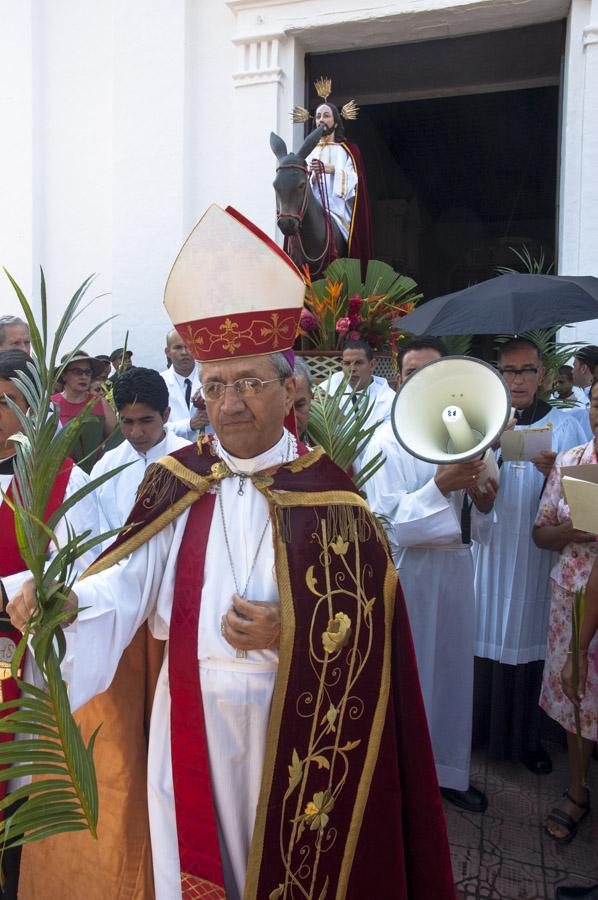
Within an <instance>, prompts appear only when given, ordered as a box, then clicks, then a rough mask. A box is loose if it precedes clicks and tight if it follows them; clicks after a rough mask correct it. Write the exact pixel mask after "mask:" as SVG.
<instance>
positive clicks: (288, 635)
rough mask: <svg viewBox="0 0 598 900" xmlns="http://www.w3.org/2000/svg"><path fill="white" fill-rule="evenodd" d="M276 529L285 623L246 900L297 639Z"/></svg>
mask: <svg viewBox="0 0 598 900" xmlns="http://www.w3.org/2000/svg"><path fill="white" fill-rule="evenodd" d="M272 522H276V517H275V516H273V517H272ZM276 529H277V534H276V546H275V550H276V551H277V552H276V560H277V562H276V576H277V579H278V593H279V599H280V617H281V626H282V627H281V631H280V634H281V642H280V648H279V656H278V672H277V675H276V683H275V686H274V693H273V695H272V705H271V710H270V721H269V724H268V733H267V736H266V754H265V757H264V768H263V770H262V783H261V787H260V796H259V800H258V804H257V814H256V818H255V825H254V829H253V838H252V841H251V847H250V850H249V859H248V862H247V876H246V879H245V890H244V892H243V900H257V896H258V895H257V890H258V882H259V875H260V869H261V866H262V859H263V854H264V836H265V832H266V818H267V811H268V798H269V797H270V795H271V793H272V781H273V778H274V764H275V762H276V756H277V753H278V742H279V739H280V732H281V729H282V713H283V709H284V704H285V700H286V695H287V687H288V683H289V673H290V670H291V660H292V654H293V645H294V642H295V627H296V624H295V610H294V608H293V598H292V590H291V579H290V573H289V564H288V559H287V552H286V545H285V543H284V541H283V540H282V539H281V535H280V532H279V529H278V526H277V525H276Z"/></svg>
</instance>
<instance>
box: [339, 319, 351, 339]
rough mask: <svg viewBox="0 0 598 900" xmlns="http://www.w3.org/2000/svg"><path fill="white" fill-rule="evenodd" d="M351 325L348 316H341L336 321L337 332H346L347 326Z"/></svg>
mask: <svg viewBox="0 0 598 900" xmlns="http://www.w3.org/2000/svg"><path fill="white" fill-rule="evenodd" d="M350 327H351V320H350V319H349V317H348V316H343V317H342V319H339V320H338V322H337V323H336V330H337V331H338V333H339V334H343V335H344V334H346V333H347V331H348V330H349V328H350Z"/></svg>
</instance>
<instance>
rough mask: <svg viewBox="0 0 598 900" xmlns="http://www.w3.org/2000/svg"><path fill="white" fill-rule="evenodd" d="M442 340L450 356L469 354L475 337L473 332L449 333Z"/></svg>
mask: <svg viewBox="0 0 598 900" xmlns="http://www.w3.org/2000/svg"><path fill="white" fill-rule="evenodd" d="M442 340H443V341H444V343H445V344H446V348H447V350H448V352H449V356H469V354H470V352H471V344H472V340H473V337H472V335H471V334H447V335H445V336H444V337H443V338H442Z"/></svg>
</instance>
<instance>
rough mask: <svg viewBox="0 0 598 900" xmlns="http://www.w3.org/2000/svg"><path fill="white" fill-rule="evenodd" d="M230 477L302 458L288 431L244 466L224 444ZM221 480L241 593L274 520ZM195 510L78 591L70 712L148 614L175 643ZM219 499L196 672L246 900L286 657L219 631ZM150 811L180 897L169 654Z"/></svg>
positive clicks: (239, 887)
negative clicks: (239, 653) (250, 648)
mask: <svg viewBox="0 0 598 900" xmlns="http://www.w3.org/2000/svg"><path fill="white" fill-rule="evenodd" d="M219 454H220V456H221V458H223V459H225V460H226V462H227V463H228V465H229V467H230V468H231V469H232V470H233V471H234V472H242V473H245V474H252V473H253V472H257V471H259V470H260V469H265V468H269V467H270V466H273V465H278V464H280V463H281V462H283V461H285V460H287V459H294V458H296V456H297V447H296V442H295V441H294V440H292V439H290V438H289V437H288V432H286V431H285V432H284V433H283V437H282V438H281V440H280V441H279V442H278V444H276V445H275V446H274V447H272V448H271V449H270V450H268V451H266V453H262V454H261V455H260V456H258V457H254V458H253V459H245V460H241V459H237V458H235V457H231V456H230V455H229V454H227V453H226V452H225V451H224V450H222V449H220V450H219ZM239 486H240V482H239V479H237V478H227V479H225V480H224V481H223V482H222V483H221V491H222V502H223V506H224V516H225V521H226V531H227V535H228V540H229V545H230V547H231V549H232V552H233V554H234V557H233V558H234V564H235V571H236V575H237V580H238V583H239V586H240V588H241V590H243V587H244V586H245V582H246V580H247V576H248V574H249V571H250V569H251V565H252V562H253V560H254V557H255V554H256V551H257V549H258V544H259V540H260V537H261V534H262V532H263V530H264V526H265V523H266V521H267V519H268V506H267V503H266V500H265V499H264V497H263V496H262V495H261V494H260V493H259V492H258V491H257V490H256V489H255V488H254V486H253V484H252V483H251V482H250V481H249V480H247V481H246V482H245V485H244V489H243V494H239V493H238V491H239ZM188 515H189V511H188V510H187V511H186V512H184V513H182V515H180V516H179V517H178V518H177V519H176V520H175V521H174V522H172V523H171V524H170V525H168V526H167V527H166V528H164V529H163V530H162V531H160V532H159V533H158V534H157V535H155V536H154V537H153V538H151V540H149V541H148V542H147V543H146V544H144V545H143V546H142V547H140V548H139V549H138V550H135V551H134V552H133V553H132V554H131V555H130V556H129V557H127V558H126V559H124V560H122V561H121V562H120V563H118V564H117V565H116V566H113V567H112V568H111V569H109V570H107V571H105V572H101V573H98V574H97V575H92V576H90V577H89V578H87V579H85V580H84V581H82V582H80V584H78V585H77V586H76V592H77V595H78V597H79V605H80V606H82V607H87V609H84V610H83V611H82V612H81V613H80V615H79V616H78V618H77V620H76V621H75V623H74V624H73V625H72V626H71V627H70V628H69V629H67V632H69V633H70V634H71V635H73V638H74V639H70V640H69V642H68V648H69V654H68V657H67V658H66V659H65V663H64V664H63V672H64V677H65V680H66V681H67V683H68V685H69V694H70V698H71V702H72V704H73V707H74V708H77V707H79V706H82V705H83V704H84V703H86V702H87V701H88V700H89V699H91V697H93V696H95V695H96V694H98V693H100V692H101V691H104V690H106V688H107V687H108V686H109V684H110V682H111V680H112V678H113V676H114V673H115V671H116V667H117V665H118V662H119V659H120V657H121V654H122V652H123V650H124V649H125V647H126V646H127V645H128V643H129V642H130V641H131V640H132V638H133V636H134V635H135V633H136V632H137V629H138V628H139V627H140V625H141V624H142V623H143V621H144V620H145V619H148V621H149V626H150V629H151V631H152V633H153V634H154V636H155V637H156V638H158V639H160V640H166V641H167V640H168V633H169V626H170V615H171V610H172V602H173V594H174V584H175V576H176V567H177V560H178V555H179V549H180V546H181V542H182V539H183V534H184V531H185V525H186V523H187V518H188ZM235 590H236V588H235V583H234V579H233V574H232V571H231V569H230V565H229V563H228V559H227V556H226V551H225V534H224V529H223V524H222V517H221V514H220V510H219V504H218V502H216V505H215V508H214V514H213V517H212V522H211V526H210V531H209V535H208V546H207V551H206V561H205V572H204V583H203V589H202V593H201V609H200V617H199V627H198V649H197V656H198V666H199V672H200V683H201V692H202V701H203V707H204V716H205V724H206V734H207V742H208V754H209V760H210V771H211V778H212V788H213V793H214V800H215V805H216V814H217V819H218V826H219V839H220V849H221V856H222V863H223V869H224V878H225V886H226V892H227V894H226V895H227V900H240V898H241V897H242V895H243V886H244V882H245V869H246V865H247V858H248V854H249V847H250V843H251V836H252V833H253V825H254V820H255V812H256V807H257V801H258V797H259V790H260V782H261V775H262V766H263V760H264V752H265V741H266V730H267V726H268V719H269V714H270V702H271V698H272V691H273V689H274V682H275V678H276V671H277V668H278V652H277V651H275V650H267V651H262V652H250V653H249V654H248V656H247V659H237V658H236V654H235V651H234V650H233V648H232V647H231V646H230V645H229V644H227V643H226V641H225V640H224V637H223V636H222V634H221V632H220V622H221V619H222V616H223V615H224V613H225V612H226V611H227V610H228V609H229V608H230V606H231V597H232V595H233V593H235ZM247 598H248V599H249V600H252V599H253V600H262V601H263V600H267V601H273V602H278V599H279V598H278V587H277V584H276V581H275V578H274V547H273V542H272V539H271V535H270V534H268V533H266V536H265V540H264V541H263V543H262V547H261V551H260V554H259V558H258V561H257V565H256V566H255V569H254V572H253V576H252V578H251V582H250V584H249V587H248V590H247ZM148 806H149V818H150V831H151V839H152V856H153V863H154V879H155V888H156V898H157V900H176V898H180V897H181V887H180V865H179V854H178V843H177V830H176V816H175V806H174V792H173V781H172V760H171V754H170V693H169V686H168V648H167V651H166V653H165V658H164V664H163V666H162V670H161V672H160V676H159V678H158V684H157V687H156V694H155V698H154V706H153V711H152V719H151V726H150V738H149V757H148Z"/></svg>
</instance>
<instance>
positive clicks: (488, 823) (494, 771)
mask: <svg viewBox="0 0 598 900" xmlns="http://www.w3.org/2000/svg"><path fill="white" fill-rule="evenodd" d="M547 749H548V750H549V751H550V754H551V756H552V761H553V772H552V774H551V775H544V776H539V775H533V774H532V773H531V772H528V770H527V769H526V768H525V767H524V766H522V765H517V764H515V763H508V762H495V761H492V760H486V758H485V756H484V755H483V754H481V753H476V754H474V759H473V762H472V778H471V780H472V782H473V783H474V784H475V785H476V787H479V788H481V789H482V790H484V791H485V793H486V794H487V795H488V810H487V811H486V813H485V814H484V815H482V816H480V815H475V814H474V813H467V812H462V811H460V810H457V809H456V808H455V807H454V806H452V805H451V804H450V803H447V802H446V801H444V808H445V813H446V820H447V826H448V832H449V840H450V844H451V856H452V861H453V872H454V875H455V881H456V884H457V891H458V895H459V900H554V898H555V896H556V889H557V887H559V885H563V884H567V885H587V886H589V885H592V884H595V883H598V834H597V832H598V762H595V761H593V762H592V763H591V765H590V788H593V789H594V790H593V792H592V796H593V799H594V804H595V807H596V808H595V809H594V810H593V811H592V813H591V814H590V815H589V816H588V817H587V818H586V819H585V821H584V822H583V824H582V825H581V826H580V828H579V832H578V835H577V837H576V838H575V839H574V840H573V841H572V843H570V844H568V845H567V846H560V845H558V844H555V843H554V841H552V840H551V839H550V838H549V837H547V836H546V835H545V834H544V832H543V824H544V819H545V816H546V812H547V811H548V810H549V809H550V807H551V806H552V805H553V803H554V801H555V800H556V799H557V798H558V797H559V796H560V795H561V794H562V792H563V791H564V789H565V788H566V786H567V757H566V753H565V750H564V749H562V748H561V747H557V746H556V745H547Z"/></svg>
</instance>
